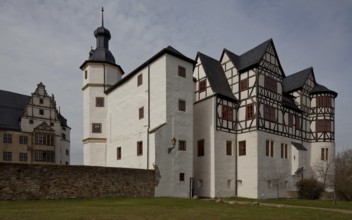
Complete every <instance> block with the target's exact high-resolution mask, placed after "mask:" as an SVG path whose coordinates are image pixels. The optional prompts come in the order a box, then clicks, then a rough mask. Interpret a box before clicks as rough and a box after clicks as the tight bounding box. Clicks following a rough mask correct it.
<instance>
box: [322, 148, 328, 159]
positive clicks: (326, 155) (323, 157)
mask: <svg viewBox="0 0 352 220" xmlns="http://www.w3.org/2000/svg"><path fill="white" fill-rule="evenodd" d="M328 159H329V148H327V147H325V148H321V160H328Z"/></svg>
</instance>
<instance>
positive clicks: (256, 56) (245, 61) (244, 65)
mask: <svg viewBox="0 0 352 220" xmlns="http://www.w3.org/2000/svg"><path fill="white" fill-rule="evenodd" d="M272 42H273V40H272V39H269V40H267V41H265V42H263V43H261V44H259V45H258V46H256V47H255V48H253V49H251V50H249V51H247V52H246V53H244V54H242V55H240V56H238V55H236V54H234V53H232V52H231V51H229V50H227V49H224V52H225V53H227V55H228V56H229V58H230V60H231V61H232V62H233V64H234V65H235V67H236V69H237V70H238V71H239V72H242V71H245V70H246V69H248V68H250V67H252V66H254V65H257V64H259V62H260V60H261V59H262V58H263V56H264V54H265V52H266V50H267V48H268V47H269V45H270V44H271V43H272Z"/></svg>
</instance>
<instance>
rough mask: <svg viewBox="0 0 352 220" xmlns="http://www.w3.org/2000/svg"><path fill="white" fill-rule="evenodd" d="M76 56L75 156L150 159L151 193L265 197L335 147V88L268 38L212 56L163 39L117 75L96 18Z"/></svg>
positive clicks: (287, 186)
mask: <svg viewBox="0 0 352 220" xmlns="http://www.w3.org/2000/svg"><path fill="white" fill-rule="evenodd" d="M94 35H95V37H96V40H97V41H96V42H97V45H96V49H91V51H90V53H89V58H88V60H86V61H84V63H83V64H82V65H81V66H80V69H81V70H82V72H83V74H82V80H83V85H82V91H83V121H84V122H83V123H84V126H83V127H84V134H83V148H84V165H91V166H109V167H127V168H139V169H156V170H157V172H158V174H159V175H160V180H159V184H158V185H157V186H156V190H155V193H156V196H173V197H189V196H192V195H198V196H201V197H230V196H241V197H250V198H270V197H276V196H277V188H276V186H280V188H279V191H280V196H281V197H285V196H286V195H287V192H288V191H296V187H295V183H296V182H297V181H298V180H299V179H300V178H301V175H302V172H300V171H303V172H304V176H305V177H309V176H311V175H313V169H312V167H313V166H314V164H315V163H317V162H320V161H323V162H327V161H329V160H331V159H332V158H334V154H335V142H334V140H335V137H334V132H335V121H334V118H335V117H334V114H335V111H334V109H335V98H336V97H337V93H336V92H334V91H332V90H329V89H328V88H326V87H325V86H323V85H320V84H318V83H317V81H316V78H315V74H314V71H313V68H307V69H304V70H302V71H299V72H297V73H294V74H292V75H288V76H286V74H285V73H284V70H283V69H282V67H281V64H280V61H279V57H278V55H277V52H276V49H275V46H274V42H273V40H272V39H269V40H267V41H265V42H263V43H262V44H260V45H258V46H257V47H255V48H253V49H251V50H249V51H248V52H246V53H244V54H242V55H237V54H235V53H233V52H231V51H229V50H227V49H224V50H223V52H222V54H221V56H220V59H219V60H217V59H214V58H212V57H209V56H207V55H205V54H202V53H200V52H199V53H198V54H197V56H196V58H195V59H190V58H188V57H186V56H184V55H183V54H182V53H180V52H179V51H177V50H176V49H174V48H173V47H171V46H169V47H166V48H164V49H162V50H161V51H160V52H158V53H157V54H155V55H154V56H152V57H151V58H150V59H148V60H147V61H146V62H144V63H143V64H141V65H140V66H139V67H137V68H136V69H135V70H133V71H132V72H131V73H129V74H128V75H126V76H125V77H122V76H123V75H124V71H123V69H122V68H121V67H120V66H119V65H117V64H116V62H115V58H114V56H113V54H112V53H111V51H110V50H109V40H110V38H111V35H110V32H109V30H108V29H106V28H105V27H104V25H103V24H102V26H101V27H98V28H97V29H96V30H95V32H94Z"/></svg>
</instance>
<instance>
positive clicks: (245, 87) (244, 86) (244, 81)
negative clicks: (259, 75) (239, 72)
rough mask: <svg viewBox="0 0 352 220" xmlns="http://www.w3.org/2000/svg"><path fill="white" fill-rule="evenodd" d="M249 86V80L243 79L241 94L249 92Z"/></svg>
mask: <svg viewBox="0 0 352 220" xmlns="http://www.w3.org/2000/svg"><path fill="white" fill-rule="evenodd" d="M248 86H249V80H248V78H247V79H243V80H241V81H240V92H242V91H244V90H247V89H248Z"/></svg>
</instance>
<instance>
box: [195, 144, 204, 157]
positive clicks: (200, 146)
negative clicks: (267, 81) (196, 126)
mask: <svg viewBox="0 0 352 220" xmlns="http://www.w3.org/2000/svg"><path fill="white" fill-rule="evenodd" d="M197 155H198V157H202V156H204V140H199V141H198V143H197Z"/></svg>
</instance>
